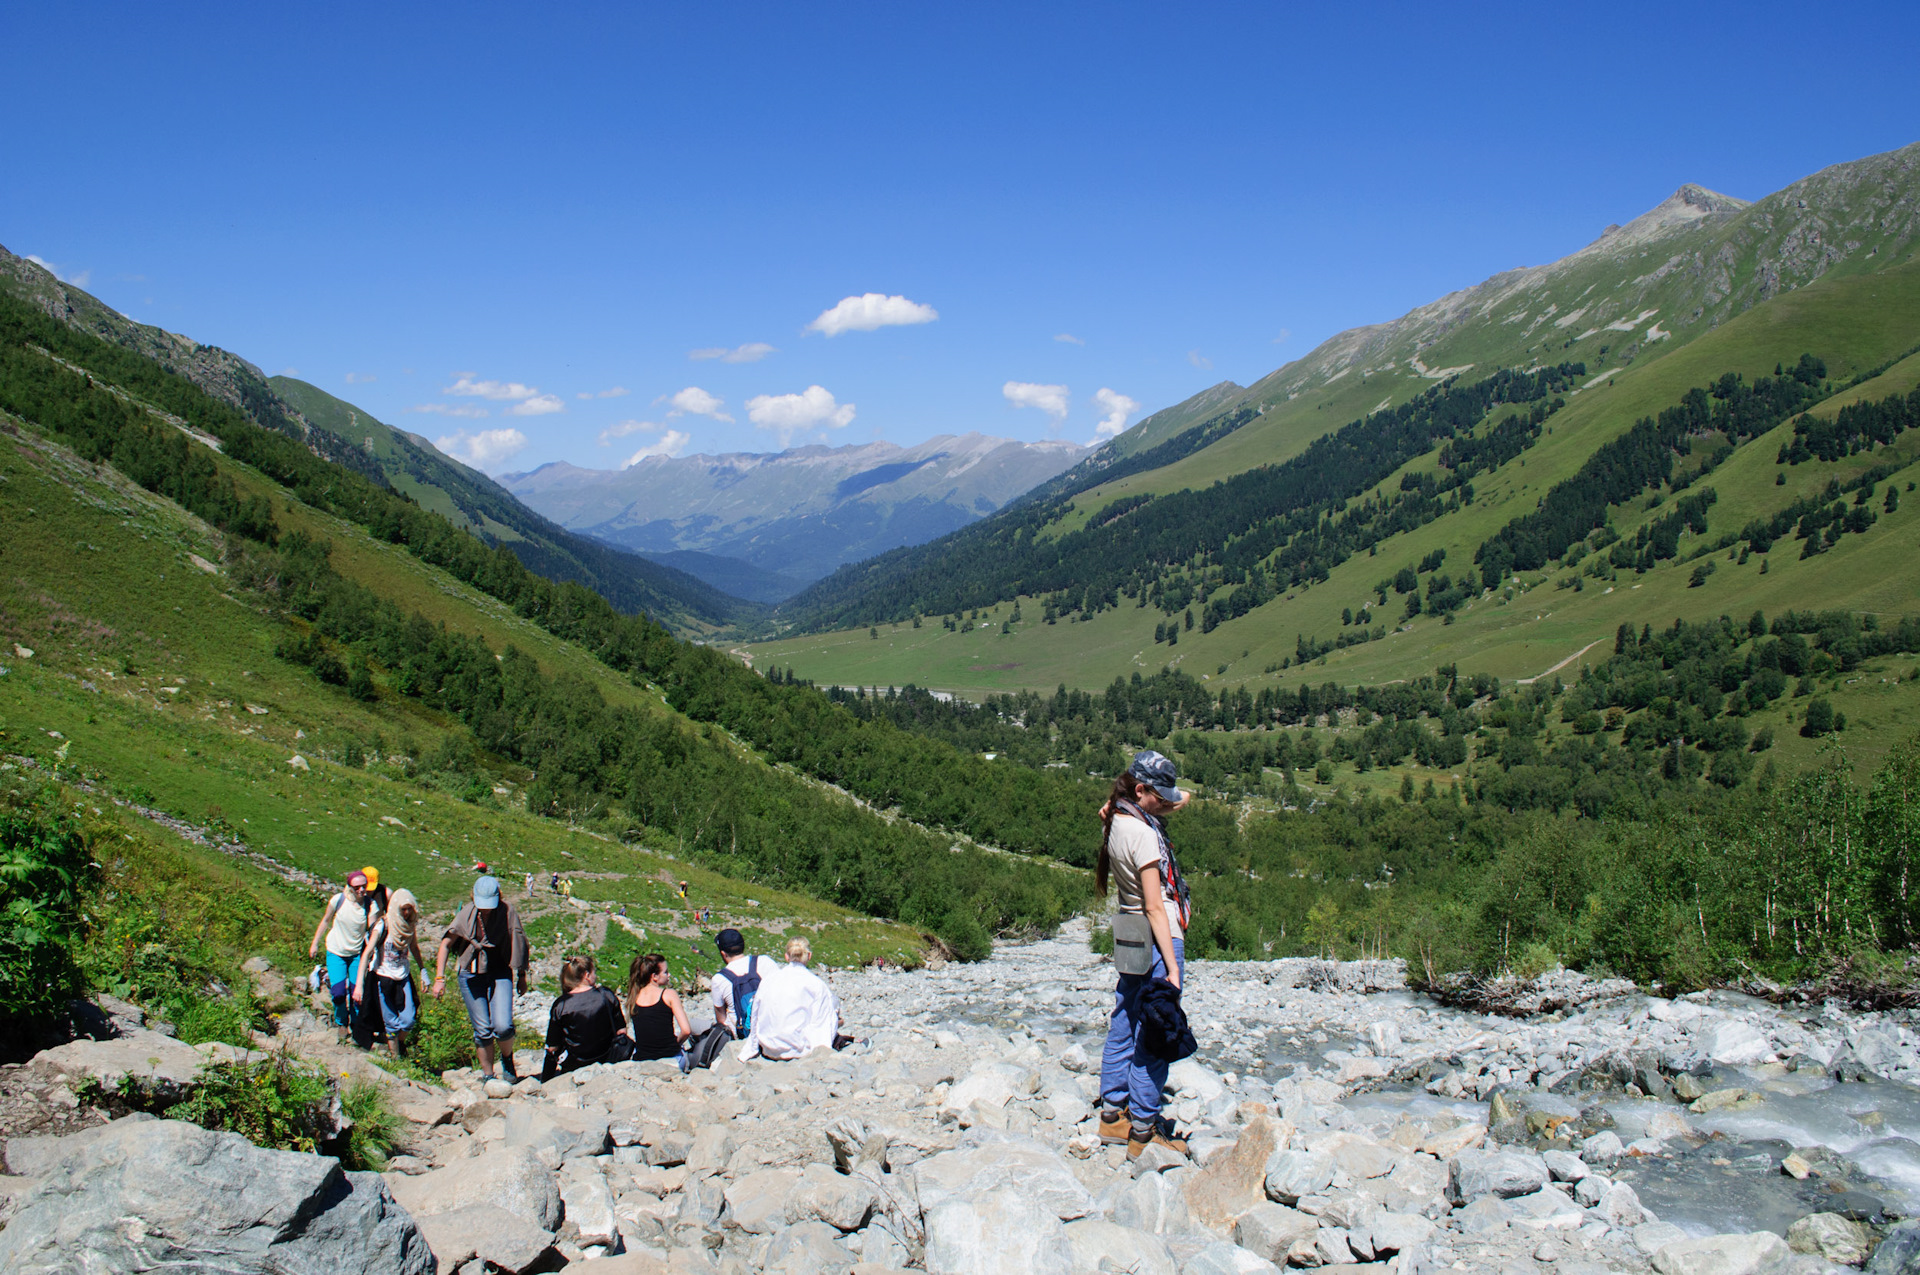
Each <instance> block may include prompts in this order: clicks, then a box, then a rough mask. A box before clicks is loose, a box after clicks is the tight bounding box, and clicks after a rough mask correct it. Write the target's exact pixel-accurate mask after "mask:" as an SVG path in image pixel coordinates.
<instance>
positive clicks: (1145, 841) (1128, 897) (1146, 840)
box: [1107, 815, 1186, 939]
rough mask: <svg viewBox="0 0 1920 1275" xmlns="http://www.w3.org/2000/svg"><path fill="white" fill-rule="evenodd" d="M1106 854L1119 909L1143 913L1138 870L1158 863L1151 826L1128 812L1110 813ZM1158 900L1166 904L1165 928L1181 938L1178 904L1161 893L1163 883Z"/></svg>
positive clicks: (1155, 841)
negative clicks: (1110, 831) (1111, 823)
mask: <svg viewBox="0 0 1920 1275" xmlns="http://www.w3.org/2000/svg"><path fill="white" fill-rule="evenodd" d="M1107 857H1108V859H1109V861H1110V862H1111V864H1112V867H1113V884H1114V888H1115V889H1116V890H1117V891H1119V894H1120V910H1121V911H1122V912H1132V913H1134V914H1136V915H1145V911H1146V910H1145V909H1144V908H1143V907H1142V906H1141V901H1140V870H1141V869H1142V868H1158V867H1159V866H1160V839H1159V838H1158V837H1156V836H1155V835H1154V832H1153V829H1152V828H1149V827H1148V826H1147V825H1146V824H1144V823H1141V822H1140V821H1139V820H1138V819H1135V818H1134V817H1133V816H1132V815H1115V816H1114V817H1113V835H1112V836H1111V837H1109V838H1108V839H1107ZM1160 893H1161V896H1162V901H1163V902H1164V903H1165V904H1166V912H1167V928H1168V929H1169V930H1171V931H1172V933H1173V937H1175V938H1177V939H1184V938H1185V937H1186V934H1185V932H1184V931H1182V930H1181V928H1180V905H1179V904H1177V903H1175V902H1174V901H1173V900H1172V899H1168V898H1166V897H1165V895H1166V889H1165V887H1164V884H1163V886H1162V888H1161V891H1160Z"/></svg>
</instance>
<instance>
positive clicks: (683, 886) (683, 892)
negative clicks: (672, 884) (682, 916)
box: [680, 881, 687, 902]
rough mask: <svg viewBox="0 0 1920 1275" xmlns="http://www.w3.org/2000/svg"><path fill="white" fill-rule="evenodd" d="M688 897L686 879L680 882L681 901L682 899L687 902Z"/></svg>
mask: <svg viewBox="0 0 1920 1275" xmlns="http://www.w3.org/2000/svg"><path fill="white" fill-rule="evenodd" d="M686 897H687V883H686V882H685V881H682V882H681V883H680V898H681V901H682V902H685V900H686Z"/></svg>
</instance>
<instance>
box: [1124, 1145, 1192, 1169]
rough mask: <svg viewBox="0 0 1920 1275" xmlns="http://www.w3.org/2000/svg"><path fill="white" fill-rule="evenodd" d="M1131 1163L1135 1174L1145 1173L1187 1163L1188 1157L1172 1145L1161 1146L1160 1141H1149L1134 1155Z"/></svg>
mask: <svg viewBox="0 0 1920 1275" xmlns="http://www.w3.org/2000/svg"><path fill="white" fill-rule="evenodd" d="M1130 1163H1131V1167H1132V1170H1133V1176H1134V1177H1136V1178H1137V1177H1139V1176H1140V1175H1141V1174H1143V1173H1159V1172H1160V1171H1161V1170H1163V1169H1172V1168H1177V1167H1179V1166H1180V1165H1183V1164H1186V1163H1187V1157H1185V1156H1183V1155H1181V1154H1180V1153H1179V1152H1178V1151H1175V1150H1174V1149H1173V1148H1172V1147H1166V1146H1161V1145H1160V1144H1159V1143H1158V1142H1149V1143H1148V1144H1147V1145H1146V1146H1145V1147H1143V1148H1141V1150H1140V1154H1139V1155H1137V1156H1134V1157H1133V1159H1132V1161H1131V1162H1130Z"/></svg>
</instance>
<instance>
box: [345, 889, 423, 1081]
mask: <svg viewBox="0 0 1920 1275" xmlns="http://www.w3.org/2000/svg"><path fill="white" fill-rule="evenodd" d="M419 924H420V905H419V903H418V902H416V901H415V900H414V897H413V891H411V890H409V889H406V888H405V887H404V886H403V887H401V888H400V889H398V890H395V891H394V892H393V897H392V898H391V899H390V900H388V902H387V911H386V915H384V916H382V917H381V918H380V919H379V920H377V921H375V922H374V923H373V926H372V928H370V929H369V930H368V931H367V946H366V949H365V951H364V952H363V953H362V954H361V957H360V978H359V981H358V982H357V983H355V984H354V988H353V1000H354V1004H356V1005H358V1006H359V1007H360V1014H361V1016H362V1017H363V1018H366V1019H368V1020H369V1022H370V1021H371V1017H372V1012H373V1011H372V1010H371V1009H370V1008H369V1007H368V1006H367V1004H366V990H367V971H368V970H369V969H371V970H372V971H373V994H374V997H375V999H376V1000H377V1001H378V1003H379V1006H380V1020H381V1022H382V1024H383V1025H384V1026H385V1027H386V1029H387V1052H388V1053H390V1054H392V1055H393V1056H394V1057H395V1058H404V1057H406V1054H407V1033H408V1032H410V1031H412V1030H413V1025H414V1023H415V1022H416V1021H417V1020H418V1018H419V1014H420V1001H419V998H418V997H417V996H416V995H415V994H414V990H413V971H414V968H415V967H416V966H421V965H425V964H426V961H425V960H424V959H422V957H421V955H420V939H419V935H418V927H419Z"/></svg>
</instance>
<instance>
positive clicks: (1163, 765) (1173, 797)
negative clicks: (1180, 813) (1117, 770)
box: [1127, 748, 1187, 804]
mask: <svg viewBox="0 0 1920 1275" xmlns="http://www.w3.org/2000/svg"><path fill="white" fill-rule="evenodd" d="M1127 773H1128V774H1130V775H1132V776H1133V777H1134V778H1135V779H1137V780H1139V781H1140V782H1141V783H1143V784H1149V785H1151V786H1152V788H1153V790H1154V791H1155V792H1157V793H1159V794H1160V799H1161V800H1162V801H1171V802H1174V803H1175V804H1178V803H1180V802H1182V801H1185V800H1186V799H1187V794H1186V793H1184V792H1182V791H1180V789H1178V788H1176V787H1174V786H1173V781H1174V780H1175V779H1176V778H1177V776H1176V775H1175V774H1174V769H1173V762H1172V761H1171V760H1170V759H1168V758H1167V757H1166V756H1165V755H1163V754H1161V753H1156V752H1154V751H1153V750H1152V749H1151V748H1149V749H1147V750H1146V751H1145V752H1143V753H1135V754H1134V757H1133V765H1131V766H1129V767H1127Z"/></svg>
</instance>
